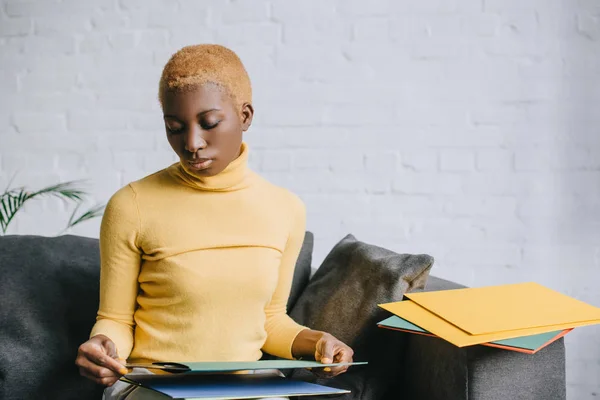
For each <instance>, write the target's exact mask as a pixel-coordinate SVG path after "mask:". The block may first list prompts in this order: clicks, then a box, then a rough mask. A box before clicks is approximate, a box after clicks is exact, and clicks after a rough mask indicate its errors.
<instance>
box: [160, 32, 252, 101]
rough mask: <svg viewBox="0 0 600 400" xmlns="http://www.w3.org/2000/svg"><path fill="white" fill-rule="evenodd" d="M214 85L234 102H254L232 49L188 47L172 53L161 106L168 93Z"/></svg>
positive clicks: (165, 71) (163, 80)
mask: <svg viewBox="0 0 600 400" xmlns="http://www.w3.org/2000/svg"><path fill="white" fill-rule="evenodd" d="M206 83H212V84H215V85H217V86H219V87H221V88H223V89H225V91H226V92H227V93H228V94H229V95H230V96H231V97H232V99H233V101H234V103H236V104H237V105H242V104H244V103H249V104H251V103H252V86H251V84H250V77H249V76H248V72H246V69H245V68H244V65H243V64H242V61H241V60H240V58H239V57H238V56H237V54H235V53H234V52H233V51H232V50H230V49H228V48H226V47H224V46H220V45H216V44H199V45H193V46H186V47H184V48H182V49H181V50H179V51H178V52H176V53H175V54H173V55H172V56H171V58H170V59H169V61H168V62H167V64H166V65H165V67H164V69H163V72H162V76H161V78H160V85H159V90H158V98H159V101H160V104H161V106H163V105H164V100H165V95H166V94H167V92H172V91H180V90H181V91H183V90H190V89H194V88H197V87H198V86H201V85H203V84H206Z"/></svg>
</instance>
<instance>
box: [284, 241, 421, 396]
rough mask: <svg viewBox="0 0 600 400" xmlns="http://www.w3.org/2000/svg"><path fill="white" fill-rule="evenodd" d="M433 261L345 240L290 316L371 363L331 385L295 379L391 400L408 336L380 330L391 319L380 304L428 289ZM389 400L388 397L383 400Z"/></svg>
mask: <svg viewBox="0 0 600 400" xmlns="http://www.w3.org/2000/svg"><path fill="white" fill-rule="evenodd" d="M432 265H433V258H432V257H431V256H429V255H425V254H421V255H411V254H398V253H395V252H393V251H390V250H387V249H384V248H381V247H378V246H374V245H370V244H367V243H363V242H360V241H358V240H357V239H356V238H355V237H354V236H352V235H348V236H346V237H345V238H344V239H342V240H341V241H340V242H339V243H338V244H337V245H336V246H335V247H334V248H333V249H332V250H331V252H330V253H329V255H328V256H327V257H326V258H325V260H324V261H323V264H322V265H321V267H320V268H319V269H318V270H317V272H316V273H315V275H314V276H313V278H312V279H311V281H310V282H309V284H308V286H307V287H306V289H305V290H304V292H303V293H302V295H301V296H300V298H299V299H298V302H297V303H296V305H295V306H294V308H293V309H292V311H291V313H290V316H291V317H292V318H294V319H295V320H296V321H297V322H298V323H300V324H303V325H306V326H308V327H310V328H312V329H316V330H321V331H325V332H329V333H331V334H333V335H334V336H336V337H337V338H338V339H340V340H342V341H344V342H345V343H347V344H348V345H350V346H351V347H352V348H353V350H354V352H355V357H354V358H355V360H357V361H368V362H369V365H368V366H366V367H353V368H351V369H350V370H349V371H348V372H347V373H346V374H343V375H340V376H339V377H336V378H333V379H330V380H321V379H314V378H312V377H311V375H307V374H306V373H305V372H304V371H294V372H293V373H292V376H293V377H296V378H298V379H304V380H313V381H317V382H320V383H323V384H325V385H330V386H335V387H339V388H345V389H349V390H351V391H352V392H353V393H352V394H350V395H345V397H344V398H356V399H375V398H382V396H386V393H387V391H388V390H389V389H390V384H391V383H392V382H393V381H394V380H395V379H396V378H397V376H398V375H399V374H400V371H401V368H402V365H401V363H400V362H399V360H401V359H402V353H403V350H404V344H405V336H404V335H398V334H397V332H392V331H388V330H384V329H380V328H377V326H376V323H377V322H378V321H380V320H382V319H385V318H386V317H387V316H388V313H387V312H386V311H384V310H382V309H380V308H379V307H377V304H380V303H385V302H391V301H400V300H402V298H403V296H404V293H406V292H407V291H411V290H414V289H418V288H423V287H424V285H425V282H426V280H427V277H428V275H429V270H430V269H431V267H432ZM383 398H386V397H383Z"/></svg>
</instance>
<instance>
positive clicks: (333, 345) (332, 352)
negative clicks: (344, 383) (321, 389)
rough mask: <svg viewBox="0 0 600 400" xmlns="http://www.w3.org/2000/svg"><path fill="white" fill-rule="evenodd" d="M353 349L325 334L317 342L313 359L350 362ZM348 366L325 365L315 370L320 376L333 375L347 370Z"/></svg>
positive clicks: (326, 361)
mask: <svg viewBox="0 0 600 400" xmlns="http://www.w3.org/2000/svg"><path fill="white" fill-rule="evenodd" d="M353 356H354V351H353V350H352V349H351V348H350V347H348V346H347V345H346V344H345V343H343V342H342V341H340V340H338V339H336V338H335V337H333V336H331V335H325V336H323V338H321V340H319V342H317V346H316V351H315V359H316V360H317V361H320V362H321V363H323V364H331V363H335V364H338V363H351V362H352V360H353ZM348 368H349V366H348V365H343V366H339V367H325V368H323V369H319V370H318V371H315V374H316V375H318V376H320V377H329V378H330V377H333V376H337V375H340V374H343V373H345V372H346V371H348Z"/></svg>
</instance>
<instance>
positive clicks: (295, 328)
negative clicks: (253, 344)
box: [263, 198, 308, 359]
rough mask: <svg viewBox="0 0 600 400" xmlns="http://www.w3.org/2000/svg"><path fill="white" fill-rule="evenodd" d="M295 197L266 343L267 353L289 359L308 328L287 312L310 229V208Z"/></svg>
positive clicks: (267, 328)
mask: <svg viewBox="0 0 600 400" xmlns="http://www.w3.org/2000/svg"><path fill="white" fill-rule="evenodd" d="M295 200H296V207H295V213H294V218H293V223H292V228H291V232H290V235H289V237H288V240H287V243H286V246H285V249H284V252H283V255H282V257H281V265H280V266H279V278H278V283H277V287H276V289H275V292H274V294H273V297H272V298H271V302H270V303H269V304H268V305H267V307H266V308H265V313H266V316H267V320H266V325H265V329H266V331H267V340H266V342H265V344H264V346H263V350H264V351H266V352H267V353H269V354H272V355H274V356H278V357H282V358H287V359H292V358H293V356H292V344H293V343H294V340H295V339H296V336H298V334H299V333H300V332H301V331H302V330H304V329H308V328H306V327H304V326H301V325H299V324H297V323H296V322H294V320H292V318H290V317H289V316H288V315H287V310H286V307H287V301H288V298H289V296H290V290H291V288H292V280H293V277H294V268H295V266H296V261H297V259H298V255H299V254H300V248H301V247H302V242H303V241H304V233H305V229H306V210H305V207H304V204H303V203H302V202H301V201H300V200H299V199H298V198H295Z"/></svg>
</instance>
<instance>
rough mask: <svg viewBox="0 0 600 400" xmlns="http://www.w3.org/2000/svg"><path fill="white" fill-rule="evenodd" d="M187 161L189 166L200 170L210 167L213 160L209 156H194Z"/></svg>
mask: <svg viewBox="0 0 600 400" xmlns="http://www.w3.org/2000/svg"><path fill="white" fill-rule="evenodd" d="M187 163H188V165H189V166H190V168H192V169H195V170H197V171H201V170H203V169H206V168H208V167H210V166H211V164H212V163H213V160H212V159H211V158H196V159H194V160H188V161H187Z"/></svg>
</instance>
